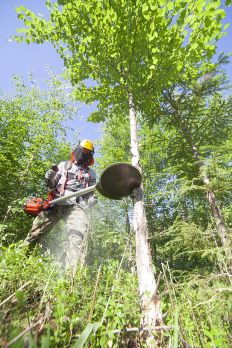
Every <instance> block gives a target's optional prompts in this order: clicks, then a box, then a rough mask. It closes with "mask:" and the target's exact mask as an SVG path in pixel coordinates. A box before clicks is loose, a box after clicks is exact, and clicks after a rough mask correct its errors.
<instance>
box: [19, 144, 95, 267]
mask: <svg viewBox="0 0 232 348" xmlns="http://www.w3.org/2000/svg"><path fill="white" fill-rule="evenodd" d="M93 155H94V147H93V143H92V141H90V140H87V139H84V140H82V141H81V142H80V143H79V145H78V146H77V147H76V148H75V149H74V150H73V151H72V154H71V158H70V160H69V161H66V162H61V163H60V164H59V165H58V166H53V167H52V169H50V170H48V171H47V172H46V174H45V180H46V184H47V187H48V190H49V191H50V192H52V194H53V196H54V198H58V197H60V196H66V195H69V194H70V193H72V192H76V191H79V190H82V189H84V188H86V187H88V186H92V185H95V184H96V175H95V172H94V171H93V170H91V169H90V168H89V166H91V165H92V164H93V163H94V159H93ZM96 202H97V199H96V198H95V197H94V195H93V193H90V194H86V195H84V196H81V197H77V198H76V197H72V198H67V199H66V200H64V201H61V202H58V203H57V204H56V205H55V207H52V208H49V209H48V210H43V211H42V212H41V213H40V214H39V215H38V216H37V217H36V218H35V220H34V222H33V225H32V228H31V231H30V232H29V234H28V236H27V238H26V240H25V244H29V243H32V242H35V241H37V240H38V239H39V238H41V237H42V236H43V235H45V234H46V233H47V232H49V231H51V229H52V228H53V227H54V226H55V224H57V223H58V222H59V221H60V220H61V219H63V220H64V225H65V228H66V233H67V247H66V250H65V251H64V252H65V263H66V268H68V269H70V270H71V271H72V272H73V273H74V272H75V269H76V265H77V263H82V264H83V262H84V256H85V255H84V246H85V241H86V238H87V234H88V225H89V221H88V215H87V213H86V208H88V207H91V206H93V205H95V204H96Z"/></svg>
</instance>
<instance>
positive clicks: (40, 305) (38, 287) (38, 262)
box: [0, 245, 139, 347]
mask: <svg viewBox="0 0 232 348" xmlns="http://www.w3.org/2000/svg"><path fill="white" fill-rule="evenodd" d="M0 263H1V279H2V282H1V286H0V298H1V300H0V302H2V300H4V299H6V298H7V297H8V296H9V295H11V294H14V293H15V294H14V296H13V297H12V299H11V300H8V301H7V302H6V303H5V304H4V305H2V306H1V307H2V308H1V311H0V315H1V322H2V325H1V333H0V336H1V344H2V345H3V344H5V343H6V341H10V340H11V339H13V338H14V337H16V336H17V335H18V334H19V333H20V332H21V331H23V329H24V328H26V327H28V326H29V325H30V323H35V322H37V321H38V320H39V319H41V322H40V323H39V324H38V326H37V327H36V328H35V329H34V334H35V333H36V335H34V344H36V342H37V343H39V342H40V344H41V346H42V347H44V346H46V345H45V342H47V343H46V344H47V345H49V346H50V347H70V346H71V345H72V344H73V343H74V342H75V340H76V339H77V337H78V335H79V334H80V333H81V332H82V331H83V330H84V328H85V326H86V325H87V323H88V322H91V321H92V322H101V327H100V328H99V330H98V331H97V333H96V335H95V337H92V338H90V342H92V343H91V346H92V347H104V346H107V344H108V342H110V341H111V342H112V345H111V347H118V346H119V345H118V344H122V345H123V342H124V339H126V338H124V337H123V335H114V334H113V332H112V330H115V329H122V328H123V327H124V326H128V325H129V326H130V325H132V326H133V325H135V326H138V320H139V306H138V296H137V282H136V278H135V276H134V275H133V274H130V273H128V272H127V271H125V270H123V269H121V270H120V271H119V262H117V261H113V260H108V264H105V265H104V266H102V268H101V269H100V278H99V279H100V280H99V282H98V283H96V278H97V273H98V272H97V270H98V269H97V268H96V267H95V268H92V269H91V268H82V269H79V270H78V271H77V273H76V275H75V278H74V279H73V280H72V281H71V278H70V277H69V275H68V274H65V273H64V270H62V269H61V268H60V267H59V266H58V264H57V263H56V262H54V261H52V260H51V259H49V258H48V257H46V256H41V254H40V252H39V250H38V248H37V249H36V250H34V251H33V253H31V252H30V253H29V252H28V250H27V249H22V248H19V247H17V246H16V245H11V246H9V247H8V248H4V249H3V250H2V254H1V259H0ZM19 264H20V265H21V267H20V271H19ZM6 269H7V272H6ZM117 272H118V277H115V274H116V273H117ZM27 282H29V284H28V285H27V286H26V287H25V288H24V289H23V290H17V289H19V288H20V286H22V285H23V284H25V283H27ZM96 287H97V289H96V290H97V297H96V298H95V297H94V296H95V295H94V289H95V288H96ZM20 342H21V343H18V344H19V345H18V346H19V347H21V346H22V344H23V343H22V342H23V339H21V340H20ZM120 342H121V343H120Z"/></svg>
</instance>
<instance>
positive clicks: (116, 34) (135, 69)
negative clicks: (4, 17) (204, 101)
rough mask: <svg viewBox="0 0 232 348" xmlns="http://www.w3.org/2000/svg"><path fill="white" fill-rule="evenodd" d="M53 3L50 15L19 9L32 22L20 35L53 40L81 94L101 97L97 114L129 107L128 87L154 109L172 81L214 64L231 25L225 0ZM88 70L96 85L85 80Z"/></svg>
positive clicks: (191, 76)
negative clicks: (226, 28) (225, 24)
mask: <svg viewBox="0 0 232 348" xmlns="http://www.w3.org/2000/svg"><path fill="white" fill-rule="evenodd" d="M47 6H48V8H49V10H50V20H45V19H44V18H40V17H39V16H36V15H35V14H34V13H33V12H32V11H30V10H29V9H26V8H24V7H22V6H21V7H20V8H18V9H17V12H18V18H19V19H21V20H23V22H24V24H25V26H26V27H25V28H22V29H20V30H19V33H20V35H19V36H18V37H16V40H17V41H19V42H21V41H26V42H27V43H30V42H37V43H43V42H44V41H51V42H52V43H53V45H54V47H55V48H56V49H57V51H58V53H59V55H60V57H61V58H62V59H63V60H64V64H65V65H66V67H67V68H68V74H69V76H70V78H71V81H72V84H73V85H75V86H76V87H77V88H76V92H75V95H76V98H77V99H78V100H83V101H85V102H87V103H91V102H93V101H95V100H97V101H98V106H97V108H98V110H97V111H95V112H94V113H93V114H92V115H91V120H95V121H102V120H104V119H106V118H107V117H108V116H109V114H111V110H115V109H117V110H118V111H122V110H127V109H128V102H127V99H128V96H127V93H128V91H129V92H130V93H132V95H133V98H134V100H135V104H136V108H137V109H138V110H140V111H145V110H150V108H151V106H152V102H154V101H155V100H156V99H157V98H158V97H159V94H160V92H161V91H162V90H163V89H164V88H167V87H168V86H170V85H171V84H172V83H173V82H177V81H189V80H192V79H195V78H197V77H198V76H202V74H205V73H206V72H208V71H210V69H211V68H212V67H213V66H214V65H213V64H212V63H211V62H210V59H211V57H212V55H213V54H214V53H215V48H216V42H217V40H219V39H220V37H221V36H222V35H223V32H224V28H223V27H222V24H221V20H222V19H223V18H224V17H225V12H224V10H223V9H222V8H221V5H220V1H202V0H197V1H195V0H194V1H192V0H191V1H189V0H188V1H183V0H181V1H175V2H173V1H168V0H164V1H163V0H160V1H155V0H146V1H141V0H137V1H135V2H134V1H126V0H117V1H114V2H111V1H103V0H101V1H98V0H94V1H93V0H91V1H90V0H89V1H84V2H83V1H81V0H75V1H70V0H62V1H61V0H60V1H58V2H50V1H47ZM167 52H168V54H167ZM89 78H90V79H92V80H94V81H95V82H96V85H94V86H90V87H86V84H85V82H86V79H89ZM154 91H155V93H154Z"/></svg>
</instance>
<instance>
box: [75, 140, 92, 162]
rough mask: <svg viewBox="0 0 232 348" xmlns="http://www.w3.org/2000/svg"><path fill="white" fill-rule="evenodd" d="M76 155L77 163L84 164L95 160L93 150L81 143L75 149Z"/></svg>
mask: <svg viewBox="0 0 232 348" xmlns="http://www.w3.org/2000/svg"><path fill="white" fill-rule="evenodd" d="M74 155H75V159H76V161H77V163H78V164H81V165H84V166H88V165H90V163H91V162H92V160H93V151H90V150H88V149H86V148H84V147H81V146H79V145H78V146H77V147H76V148H75V149H74Z"/></svg>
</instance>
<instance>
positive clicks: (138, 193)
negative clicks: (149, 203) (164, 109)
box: [128, 93, 162, 348]
mask: <svg viewBox="0 0 232 348" xmlns="http://www.w3.org/2000/svg"><path fill="white" fill-rule="evenodd" d="M128 101H129V118H130V131H131V153H132V165H133V166H134V167H136V168H137V169H138V170H139V171H140V172H141V167H140V163H139V149H138V139H137V121H136V114H135V109H134V102H133V96H132V94H131V93H128ZM133 194H134V219H133V228H134V231H135V237H136V265H137V274H138V282H139V293H140V301H141V311H142V318H141V325H142V326H143V327H145V326H149V327H152V326H155V325H160V324H161V323H162V313H161V308H160V300H159V297H158V295H157V283H156V280H155V276H154V272H153V269H152V260H151V252H150V248H149V243H148V227H147V219H146V215H145V209H144V192H143V185H142V184H141V186H140V187H139V188H137V189H135V190H134V192H133ZM148 336H149V335H148ZM146 342H147V347H149V348H154V347H156V346H157V344H156V343H155V341H154V336H153V337H151V336H150V337H147V340H146Z"/></svg>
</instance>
